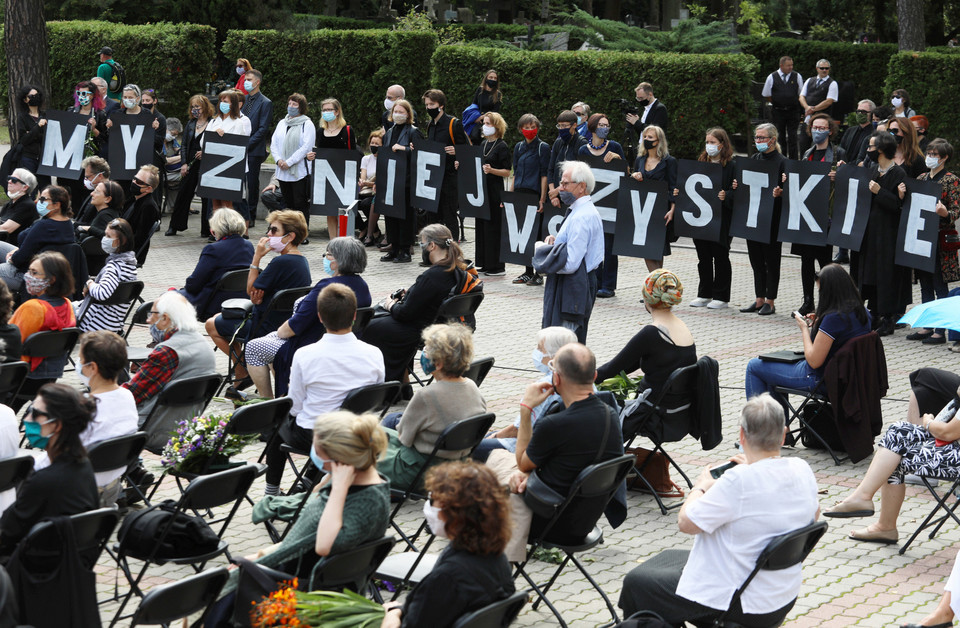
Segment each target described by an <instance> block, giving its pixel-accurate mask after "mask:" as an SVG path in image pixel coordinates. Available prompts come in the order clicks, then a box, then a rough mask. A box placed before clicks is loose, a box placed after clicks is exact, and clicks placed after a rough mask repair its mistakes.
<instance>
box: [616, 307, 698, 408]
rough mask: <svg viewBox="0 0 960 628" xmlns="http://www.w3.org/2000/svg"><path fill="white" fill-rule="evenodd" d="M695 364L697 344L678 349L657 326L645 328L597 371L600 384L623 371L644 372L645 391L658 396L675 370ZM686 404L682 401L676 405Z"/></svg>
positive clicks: (643, 386)
mask: <svg viewBox="0 0 960 628" xmlns="http://www.w3.org/2000/svg"><path fill="white" fill-rule="evenodd" d="M696 363H697V345H696V344H692V345H689V346H685V347H681V346H678V345H676V344H674V343H673V341H672V340H670V339H669V337H667V336H666V335H665V334H664V333H663V332H662V331H661V330H660V329H659V328H658V327H656V326H654V325H645V326H644V327H643V328H642V329H641V330H640V331H638V332H637V333H636V334H634V336H633V338H631V339H630V340H629V341H628V342H627V344H626V345H625V346H624V347H623V349H621V350H620V353H618V354H617V355H616V357H614V358H613V359H612V360H610V361H609V362H607V363H606V364H604V365H603V366H600V367H598V368H597V381H598V382H602V381H603V380H605V379H608V378H610V377H616V376H617V375H618V374H619V373H620V371H623V372H625V373H627V374H630V373H633V372H634V371H636V370H638V369H639V370H642V371H643V381H642V382H641V387H642V389H647V388H652V389H653V390H652V391H651V395H652V396H653V397H656V396H657V395H659V394H660V391H661V390H662V389H663V387H664V385H665V384H666V383H667V379H668V378H669V377H670V375H672V374H673V372H674V371H675V370H677V369H678V368H681V367H684V366H690V365H691V364H696ZM683 403H684V402H683V401H680V402H679V403H676V404H674V405H677V406H679V405H683ZM670 405H671V404H669V403H668V404H667V406H668V407H669V406H670Z"/></svg>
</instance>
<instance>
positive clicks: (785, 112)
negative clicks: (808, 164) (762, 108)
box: [760, 57, 803, 159]
mask: <svg viewBox="0 0 960 628" xmlns="http://www.w3.org/2000/svg"><path fill="white" fill-rule="evenodd" d="M802 86H803V77H802V76H800V73H799V72H794V71H793V59H791V58H790V57H780V69H778V70H776V71H775V72H771V73H770V74H769V75H768V76H767V80H766V81H765V82H764V84H763V91H761V92H760V95H761V96H763V97H764V98H766V99H767V102H768V103H770V104H771V105H772V106H773V115H772V116H771V118H772V122H773V125H774V126H775V127H777V133H778V134H779V136H780V146H781V147H782V148H783V154H784V155H786V156H788V157H789V158H790V159H796V158H797V157H798V152H797V126H799V124H800V117H801V114H802V113H803V110H802V109H801V108H800V90H801V87H802Z"/></svg>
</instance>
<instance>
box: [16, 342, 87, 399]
mask: <svg viewBox="0 0 960 628" xmlns="http://www.w3.org/2000/svg"><path fill="white" fill-rule="evenodd" d="M79 338H80V330H79V329H77V328H76V327H66V328H64V329H61V330H59V331H38V332H36V333H33V334H30V336H29V337H28V338H27V340H26V342H24V343H23V348H22V349H21V352H22V353H23V355H25V356H27V357H30V358H43V359H55V358H62V359H63V360H64V364H66V360H69V359H70V354H71V353H72V352H73V348H74V346H76V344H77V340H78V339H79ZM30 380H32V378H31V377H30V375H29V373H28V374H27V376H26V378H25V379H24V382H23V383H26V382H27V381H30ZM32 381H33V385H32V386H29V387H27V388H28V390H24V387H23V386H22V385H21V387H20V388H18V389H17V393H16V394H15V395H14V397H13V400H14V401H13V403H14V404H17V402H20V403H19V405H16V407H15V408H14V409H15V410H18V409H19V408H20V406H21V405H23V402H24V401H29V400H30V399H32V398H33V394H34V393H35V392H36V389H38V388H39V387H40V386H41V385H43V384H45V383H47V382H52V381H56V378H50V379H45V380H32Z"/></svg>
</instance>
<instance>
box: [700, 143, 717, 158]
mask: <svg viewBox="0 0 960 628" xmlns="http://www.w3.org/2000/svg"><path fill="white" fill-rule="evenodd" d="M704 150H705V151H707V155H709V156H710V157H716V156H717V155H719V154H720V145H719V144H705V145H704Z"/></svg>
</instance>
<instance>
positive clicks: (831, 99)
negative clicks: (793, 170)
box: [798, 59, 840, 155]
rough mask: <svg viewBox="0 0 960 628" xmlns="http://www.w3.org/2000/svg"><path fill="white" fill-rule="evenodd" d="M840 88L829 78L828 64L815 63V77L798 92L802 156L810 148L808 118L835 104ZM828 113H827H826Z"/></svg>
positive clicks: (821, 61) (808, 80)
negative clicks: (800, 110) (801, 124)
mask: <svg viewBox="0 0 960 628" xmlns="http://www.w3.org/2000/svg"><path fill="white" fill-rule="evenodd" d="M839 94H840V88H839V87H837V82H836V81H835V80H833V79H832V78H830V62H829V61H827V60H826V59H820V60H819V61H817V75H816V76H815V77H811V78H809V79H807V82H806V83H804V84H803V89H802V90H801V91H800V98H799V100H800V105H801V106H802V107H803V115H804V118H803V132H802V133H800V134H799V136H800V137H799V140H798V142H799V144H798V145H799V151H800V154H801V155H802V154H803V153H805V152H806V151H807V149H808V148H810V136H809V135H807V125H808V124H809V123H810V116H812V115H813V114H815V113H819V112H821V111H826V110H827V109H829V108H830V106H831V105H833V103H835V102H837V98H838V97H839ZM827 113H829V111H827Z"/></svg>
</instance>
